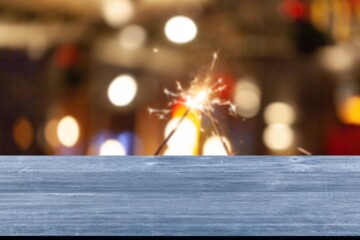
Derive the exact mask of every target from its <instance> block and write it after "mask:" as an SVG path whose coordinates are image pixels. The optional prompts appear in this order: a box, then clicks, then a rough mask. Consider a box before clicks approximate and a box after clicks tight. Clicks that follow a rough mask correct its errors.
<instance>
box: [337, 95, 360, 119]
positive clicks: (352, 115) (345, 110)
mask: <svg viewBox="0 0 360 240" xmlns="http://www.w3.org/2000/svg"><path fill="white" fill-rule="evenodd" d="M341 119H342V120H343V122H345V123H347V124H355V125H360V96H352V97H349V98H347V99H346V100H345V102H344V103H343V105H342V109H341Z"/></svg>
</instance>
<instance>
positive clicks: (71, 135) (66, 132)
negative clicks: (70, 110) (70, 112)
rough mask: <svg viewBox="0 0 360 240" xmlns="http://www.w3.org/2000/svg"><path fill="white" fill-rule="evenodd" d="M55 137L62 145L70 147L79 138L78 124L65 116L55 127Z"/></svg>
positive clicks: (70, 117) (73, 119)
mask: <svg viewBox="0 0 360 240" xmlns="http://www.w3.org/2000/svg"><path fill="white" fill-rule="evenodd" d="M57 136H58V139H59V141H60V143H61V144H62V145H64V146H65V147H72V146H74V145H75V144H76V142H77V141H78V139H79V136H80V129H79V124H78V122H77V121H76V119H75V118H73V117H72V116H65V117H63V118H62V119H61V120H60V121H59V124H58V125H57Z"/></svg>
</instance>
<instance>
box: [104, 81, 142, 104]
mask: <svg viewBox="0 0 360 240" xmlns="http://www.w3.org/2000/svg"><path fill="white" fill-rule="evenodd" d="M137 88H138V87H137V83H136V81H135V79H134V78H133V77H132V76H130V75H121V76H119V77H117V78H115V79H114V80H113V81H112V82H111V84H110V85H109V87H108V98H109V100H110V102H111V103H112V104H114V105H115V106H117V107H123V106H126V105H128V104H130V103H131V102H132V101H133V100H134V98H135V96H136V93H137Z"/></svg>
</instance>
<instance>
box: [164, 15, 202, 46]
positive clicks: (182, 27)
mask: <svg viewBox="0 0 360 240" xmlns="http://www.w3.org/2000/svg"><path fill="white" fill-rule="evenodd" d="M165 35H166V37H167V38H168V39H169V40H170V41H171V42H174V43H178V44H184V43H188V42H191V41H192V40H194V39H195V37H196V35H197V27H196V24H195V23H194V21H193V20H191V19H190V18H188V17H184V16H177V17H173V18H171V19H170V20H169V21H168V22H167V23H166V25H165Z"/></svg>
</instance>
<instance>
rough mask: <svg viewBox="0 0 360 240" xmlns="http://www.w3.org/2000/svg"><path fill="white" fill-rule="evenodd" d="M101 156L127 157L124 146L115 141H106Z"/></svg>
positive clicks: (100, 152) (101, 149)
mask: <svg viewBox="0 0 360 240" xmlns="http://www.w3.org/2000/svg"><path fill="white" fill-rule="evenodd" d="M99 155H102V156H125V155H126V151H125V148H124V146H123V145H122V144H121V143H120V142H119V141H117V140H115V139H108V140H106V141H105V142H104V143H103V144H102V145H101V147H100V151H99Z"/></svg>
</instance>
